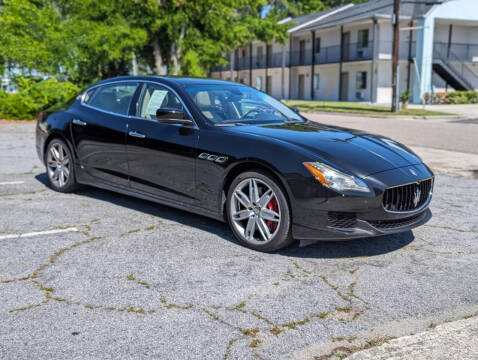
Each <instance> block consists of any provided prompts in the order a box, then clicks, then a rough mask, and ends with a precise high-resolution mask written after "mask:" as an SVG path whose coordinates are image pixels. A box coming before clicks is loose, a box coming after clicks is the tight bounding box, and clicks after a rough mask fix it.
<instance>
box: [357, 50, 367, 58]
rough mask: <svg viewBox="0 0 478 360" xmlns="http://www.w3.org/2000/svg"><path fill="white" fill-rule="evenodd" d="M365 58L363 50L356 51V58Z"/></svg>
mask: <svg viewBox="0 0 478 360" xmlns="http://www.w3.org/2000/svg"><path fill="white" fill-rule="evenodd" d="M364 57H365V50H364V49H358V50H357V58H359V59H363V58H364Z"/></svg>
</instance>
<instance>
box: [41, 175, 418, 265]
mask: <svg viewBox="0 0 478 360" xmlns="http://www.w3.org/2000/svg"><path fill="white" fill-rule="evenodd" d="M35 179H36V180H37V181H39V182H40V183H42V184H43V185H45V186H46V187H48V188H50V189H51V187H50V185H49V182H48V178H47V175H46V173H42V174H38V175H36V176H35ZM52 191H53V190H52ZM75 194H76V195H78V196H84V197H88V198H91V199H95V200H101V201H106V202H109V203H111V204H114V205H116V206H122V207H125V208H128V209H131V210H135V211H139V212H142V213H145V214H149V215H153V216H155V217H158V218H161V219H166V220H170V221H174V222H177V223H180V224H183V225H187V226H192V227H195V228H197V229H199V230H202V231H206V232H209V233H211V234H214V235H216V236H219V237H221V238H222V239H224V240H226V241H229V242H231V243H233V244H235V245H237V246H241V245H240V244H239V242H238V241H237V240H236V238H235V237H234V236H233V235H232V232H231V230H230V229H229V226H228V224H227V223H223V222H221V221H218V220H214V219H211V218H208V217H205V216H202V215H197V214H193V213H190V212H187V211H183V210H179V209H175V208H172V207H169V206H165V205H161V204H158V203H155V202H153V201H147V200H142V199H138V198H135V197H132V196H127V195H122V194H119V193H115V192H112V191H108V190H103V189H98V188H94V187H91V186H82V187H81V188H80V189H79V190H77V191H76V192H75ZM414 239H415V237H414V235H413V232H412V231H410V230H409V231H406V232H402V233H398V234H392V235H385V236H379V237H373V238H363V239H355V240H348V241H327V242H322V241H319V242H315V243H313V244H307V245H306V246H304V243H302V244H300V243H299V242H296V243H295V244H293V245H292V246H290V247H288V248H287V249H284V250H280V251H276V252H274V254H276V255H283V256H288V257H296V258H316V259H331V258H336V259H338V258H356V257H366V256H367V257H368V256H377V255H382V254H386V253H390V252H393V251H395V250H399V249H401V248H402V247H404V246H407V245H408V244H410V243H411V242H412V241H413V240H414ZM247 251H253V250H247Z"/></svg>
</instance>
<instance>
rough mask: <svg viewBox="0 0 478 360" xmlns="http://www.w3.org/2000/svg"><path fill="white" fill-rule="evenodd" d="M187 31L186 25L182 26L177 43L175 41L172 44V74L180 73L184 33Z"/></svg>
mask: <svg viewBox="0 0 478 360" xmlns="http://www.w3.org/2000/svg"><path fill="white" fill-rule="evenodd" d="M185 32H186V27H184V26H183V27H181V32H180V34H179V39H178V42H177V45H176V44H175V43H173V44H172V45H171V65H172V69H171V75H178V73H179V60H180V59H181V52H182V49H183V40H184V33H185Z"/></svg>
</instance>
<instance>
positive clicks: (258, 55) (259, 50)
mask: <svg viewBox="0 0 478 360" xmlns="http://www.w3.org/2000/svg"><path fill="white" fill-rule="evenodd" d="M263 56H264V53H263V50H262V46H259V47H258V48H257V60H258V61H261V60H262V57H263Z"/></svg>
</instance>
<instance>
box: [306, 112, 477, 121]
mask: <svg viewBox="0 0 478 360" xmlns="http://www.w3.org/2000/svg"><path fill="white" fill-rule="evenodd" d="M301 113H303V114H317V115H322V114H329V115H336V116H350V117H362V118H363V117H368V118H376V119H397V120H441V121H444V120H465V119H468V118H467V117H465V116H461V115H448V116H446V115H436V116H407V115H375V114H358V113H348V112H333V111H317V110H314V111H301Z"/></svg>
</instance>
